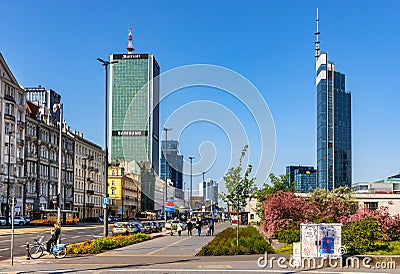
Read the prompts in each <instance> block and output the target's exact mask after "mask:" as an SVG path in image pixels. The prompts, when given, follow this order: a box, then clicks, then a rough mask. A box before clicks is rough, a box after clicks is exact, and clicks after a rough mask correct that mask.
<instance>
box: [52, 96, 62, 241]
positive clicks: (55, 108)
mask: <svg viewBox="0 0 400 274" xmlns="http://www.w3.org/2000/svg"><path fill="white" fill-rule="evenodd" d="M57 108H58V109H59V110H60V136H59V140H58V186H57V222H58V223H59V224H60V225H61V176H62V165H61V162H62V156H61V147H62V122H63V104H61V103H58V104H54V105H53V112H56V111H57ZM60 238H61V237H59V240H58V242H59V243H60Z"/></svg>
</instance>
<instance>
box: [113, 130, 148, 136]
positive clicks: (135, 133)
mask: <svg viewBox="0 0 400 274" xmlns="http://www.w3.org/2000/svg"><path fill="white" fill-rule="evenodd" d="M147 135H149V132H148V131H147V130H113V131H112V136H147Z"/></svg>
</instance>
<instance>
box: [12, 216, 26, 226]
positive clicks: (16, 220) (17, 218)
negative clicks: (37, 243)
mask: <svg viewBox="0 0 400 274" xmlns="http://www.w3.org/2000/svg"><path fill="white" fill-rule="evenodd" d="M9 221H10V224H11V217H10V218H9ZM26 223H27V221H26V220H25V219H24V217H22V216H14V225H26Z"/></svg>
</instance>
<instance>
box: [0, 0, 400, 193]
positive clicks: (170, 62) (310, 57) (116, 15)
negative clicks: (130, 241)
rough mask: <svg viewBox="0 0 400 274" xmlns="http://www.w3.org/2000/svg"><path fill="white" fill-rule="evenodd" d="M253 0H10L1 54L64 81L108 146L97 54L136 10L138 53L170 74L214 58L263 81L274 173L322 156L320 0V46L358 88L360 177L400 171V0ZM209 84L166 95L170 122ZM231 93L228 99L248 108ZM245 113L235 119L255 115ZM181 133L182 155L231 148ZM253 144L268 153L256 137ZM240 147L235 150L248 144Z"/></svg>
mask: <svg viewBox="0 0 400 274" xmlns="http://www.w3.org/2000/svg"><path fill="white" fill-rule="evenodd" d="M184 2H188V3H184ZM254 2H255V3H254V4H250V2H247V1H246V2H245V1H4V2H3V3H2V4H1V9H2V15H1V17H0V26H1V35H0V52H1V53H2V54H3V56H4V58H5V59H6V61H7V63H8V65H9V66H10V68H11V70H12V72H13V73H14V75H15V77H16V78H17V80H18V81H19V83H20V84H21V85H22V86H24V87H30V86H37V85H39V84H40V85H42V86H44V87H46V88H48V89H50V88H51V89H54V90H56V91H57V92H58V93H60V94H61V96H62V101H63V102H64V106H65V119H66V120H67V122H68V124H69V125H70V126H71V128H72V129H76V130H79V131H81V132H83V133H84V135H85V136H86V138H88V139H89V140H92V141H93V142H95V143H98V144H100V145H102V146H103V144H104V133H103V132H104V130H103V128H104V122H103V121H104V118H103V117H104V114H103V113H104V69H103V67H101V66H100V64H99V63H98V62H97V61H96V58H97V57H101V58H103V59H104V58H108V56H109V54H111V53H125V51H126V50H125V47H126V45H127V34H128V27H129V22H130V19H131V18H132V19H133V28H134V29H133V43H134V47H135V48H136V51H135V52H139V53H153V54H154V55H155V56H156V58H157V60H158V62H159V64H160V66H161V70H162V71H163V72H164V71H167V70H169V69H172V68H175V67H178V66H182V65H188V64H198V63H206V64H215V65H219V66H224V67H227V68H229V69H232V70H234V71H236V72H238V73H240V74H242V75H243V76H244V77H246V78H248V79H249V80H250V81H251V82H252V83H253V84H254V85H255V86H256V87H257V88H258V89H259V91H260V92H261V94H262V95H263V97H264V99H265V100H266V102H267V103H268V105H269V108H270V110H271V113H272V116H273V118H274V121H275V127H276V140H277V146H276V157H275V162H274V165H273V167H272V171H273V172H274V173H276V174H281V173H284V171H285V166H286V165H290V164H293V165H298V164H304V165H316V90H315V58H314V40H315V37H314V34H313V33H314V31H315V21H314V19H315V9H316V8H317V7H319V11H320V12H319V14H320V31H321V35H320V41H321V49H322V50H323V51H328V52H329V56H330V59H331V61H334V62H336V64H337V67H338V68H339V70H340V71H341V72H343V73H345V74H346V82H347V87H346V88H347V89H348V90H350V91H351V92H352V123H353V127H352V132H353V139H352V141H353V181H354V182H358V181H370V180H377V179H383V178H385V177H387V176H389V175H393V174H395V173H397V172H399V171H400V160H399V155H400V145H399V142H398V139H399V136H400V127H399V126H398V125H399V116H400V115H399V110H398V105H399V101H400V92H399V90H400V89H399V84H398V78H399V68H398V64H399V63H400V51H399V50H398V49H399V47H400V35H399V29H400V17H399V15H398V11H399V10H400V2H398V1H379V2H378V1H254ZM209 93H212V92H211V89H203V90H200V88H193V89H189V90H188V91H187V92H186V93H185V92H182V93H180V96H175V97H173V96H171V97H170V98H168V100H166V101H165V104H164V105H162V106H161V117H160V119H161V126H162V125H163V123H164V122H165V121H166V119H167V118H168V117H169V115H170V113H171V112H172V111H173V109H174V108H177V107H179V106H180V105H182V104H185V103H187V102H190V100H192V99H193V98H195V99H196V100H202V99H210V98H213V97H212V96H210V97H208V96H207V94H209ZM214 97H215V98H214V99H218V96H214ZM220 98H224V97H223V96H222V97H220ZM223 100H225V99H223ZM226 101H228V102H227V104H228V106H227V107H228V108H230V109H236V108H240V106H238V104H237V102H234V101H233V100H232V102H229V100H228V99H227V100H226ZM229 104H230V105H229ZM240 113H241V112H240V111H239V118H238V119H239V120H240V119H241V118H242V119H243V120H244V121H242V122H244V123H247V118H244V117H245V116H246V115H243V117H242V116H241V114H240ZM204 132H206V133H207V135H208V136H209V137H210V138H208V136H204ZM170 134H171V135H169V136H171V137H175V138H176V137H177V136H176V135H174V134H177V133H174V131H171V133H170ZM248 134H249V135H250V136H251V135H252V134H253V132H248ZM179 138H180V141H181V152H182V154H184V155H185V156H189V155H194V156H198V147H199V145H200V143H202V142H203V141H205V140H211V141H212V142H213V143H214V146H215V147H216V149H217V153H221V155H223V153H222V151H225V147H224V145H226V143H227V140H228V139H229V138H228V137H227V136H224V134H223V132H222V131H221V130H220V129H218V128H216V127H215V126H213V125H211V124H209V123H208V124H207V123H203V125H202V123H201V122H199V123H196V124H193V125H190V126H188V127H187V129H186V130H185V131H184V132H183V134H182V135H181V136H180V137H179ZM218 146H221V147H222V148H220V149H218ZM250 149H251V150H252V151H253V152H256V153H255V154H260V151H257V150H258V148H257V146H256V145H255V146H253V147H251V148H250ZM231 154H232V153H231ZM233 154H234V155H233V157H234V158H236V159H237V158H239V154H240V152H239V151H234V152H233ZM250 161H251V162H252V158H251V157H250ZM255 161H256V160H255ZM222 162H223V161H222ZM222 162H221V163H220V162H218V163H217V164H215V166H214V167H213V168H211V169H210V170H209V171H208V172H207V174H206V177H214V178H216V179H219V178H221V176H222V175H223V174H224V173H225V171H226V169H227V167H228V163H222ZM253 164H254V165H255V164H256V163H253ZM199 178H200V177H196V178H195V179H194V182H195V181H197V180H198V179H199ZM185 181H186V182H188V179H187V177H186V178H185ZM194 188H196V187H194Z"/></svg>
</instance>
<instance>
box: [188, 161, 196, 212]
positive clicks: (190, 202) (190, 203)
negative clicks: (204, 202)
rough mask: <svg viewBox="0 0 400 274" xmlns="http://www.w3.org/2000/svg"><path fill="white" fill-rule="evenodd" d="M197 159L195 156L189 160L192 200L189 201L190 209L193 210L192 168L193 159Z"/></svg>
mask: <svg viewBox="0 0 400 274" xmlns="http://www.w3.org/2000/svg"><path fill="white" fill-rule="evenodd" d="M194 158H195V157H193V156H189V160H190V199H189V208H190V209H192V189H193V185H192V167H193V159H194Z"/></svg>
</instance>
